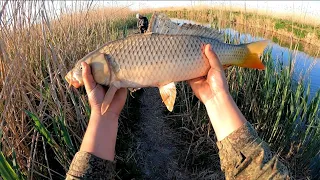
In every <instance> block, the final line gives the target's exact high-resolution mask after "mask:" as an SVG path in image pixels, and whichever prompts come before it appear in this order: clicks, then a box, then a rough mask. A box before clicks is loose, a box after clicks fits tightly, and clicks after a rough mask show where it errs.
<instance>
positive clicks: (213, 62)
mask: <svg viewBox="0 0 320 180" xmlns="http://www.w3.org/2000/svg"><path fill="white" fill-rule="evenodd" d="M204 52H205V55H206V56H207V58H208V60H209V63H210V66H211V68H214V69H215V70H218V71H223V68H222V65H221V63H220V61H219V58H218V56H217V55H216V53H215V52H213V51H212V48H211V45H210V44H207V45H206V47H205V51H204Z"/></svg>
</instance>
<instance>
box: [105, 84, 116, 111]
mask: <svg viewBox="0 0 320 180" xmlns="http://www.w3.org/2000/svg"><path fill="white" fill-rule="evenodd" d="M117 90H118V88H117V87H116V86H113V85H111V86H110V87H109V89H108V91H107V92H106V94H105V96H104V99H103V102H102V105H101V114H102V115H103V114H104V113H106V112H107V110H108V108H109V106H110V104H111V102H112V99H113V97H114V95H115V93H116V92H117Z"/></svg>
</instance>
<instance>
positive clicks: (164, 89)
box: [159, 82, 177, 112]
mask: <svg viewBox="0 0 320 180" xmlns="http://www.w3.org/2000/svg"><path fill="white" fill-rule="evenodd" d="M159 91H160V95H161V98H162V101H163V102H164V104H165V105H166V106H167V109H168V110H169V111H170V112H171V111H172V110H173V106H174V102H175V101H176V95H177V91H176V85H175V84H174V82H172V83H169V84H167V85H164V86H160V87H159Z"/></svg>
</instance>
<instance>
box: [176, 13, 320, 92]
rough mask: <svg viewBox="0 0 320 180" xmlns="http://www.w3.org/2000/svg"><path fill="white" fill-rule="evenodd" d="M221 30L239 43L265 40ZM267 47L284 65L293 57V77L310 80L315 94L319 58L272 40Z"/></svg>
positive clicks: (319, 78)
mask: <svg viewBox="0 0 320 180" xmlns="http://www.w3.org/2000/svg"><path fill="white" fill-rule="evenodd" d="M171 21H172V22H175V23H178V24H181V23H191V24H199V25H202V26H205V27H211V25H210V24H203V23H197V22H195V21H190V20H184V19H176V18H172V19H171ZM221 30H222V31H224V32H225V33H227V34H229V35H230V36H231V38H234V37H240V42H241V43H245V42H254V41H259V40H265V39H264V38H262V37H253V36H251V35H250V34H243V33H239V32H237V31H236V30H234V29H231V28H227V29H221ZM268 48H272V52H271V56H272V58H273V59H274V60H280V61H281V62H282V63H283V65H284V66H288V65H289V59H290V57H291V58H292V59H293V63H294V69H293V74H292V76H293V78H294V79H295V80H299V79H301V78H302V80H304V83H305V85H307V84H308V83H309V82H310V96H311V97H313V96H315V94H316V92H317V91H318V90H319V89H320V58H315V57H311V56H309V55H308V54H306V53H304V52H301V51H292V50H290V49H289V48H286V47H281V46H279V45H278V44H276V43H274V42H272V41H271V40H270V43H269V47H268ZM266 50H267V49H266ZM266 50H265V51H266Z"/></svg>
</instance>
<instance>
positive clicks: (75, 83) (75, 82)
mask: <svg viewBox="0 0 320 180" xmlns="http://www.w3.org/2000/svg"><path fill="white" fill-rule="evenodd" d="M64 78H65V79H66V80H67V82H68V84H69V87H71V86H73V87H75V88H79V87H80V86H82V85H83V81H79V80H78V79H77V78H75V77H74V76H73V72H69V73H68V74H67V75H66V76H65V77H64Z"/></svg>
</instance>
